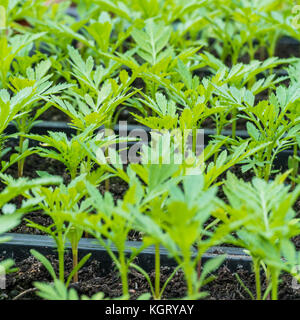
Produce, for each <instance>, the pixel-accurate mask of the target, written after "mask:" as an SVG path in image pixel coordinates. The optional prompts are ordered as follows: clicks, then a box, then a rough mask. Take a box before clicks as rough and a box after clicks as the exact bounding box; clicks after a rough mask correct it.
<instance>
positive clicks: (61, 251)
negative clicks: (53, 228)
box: [57, 231, 65, 283]
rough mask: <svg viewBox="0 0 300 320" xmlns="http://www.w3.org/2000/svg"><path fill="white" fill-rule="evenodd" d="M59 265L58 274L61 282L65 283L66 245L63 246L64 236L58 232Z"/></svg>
mask: <svg viewBox="0 0 300 320" xmlns="http://www.w3.org/2000/svg"><path fill="white" fill-rule="evenodd" d="M57 240H58V242H57V243H58V248H57V251H58V264H59V268H58V273H59V280H60V281H61V282H63V283H64V281H65V262H64V259H65V257H64V253H65V252H64V251H65V250H64V245H63V236H62V232H61V231H59V232H58V239H57Z"/></svg>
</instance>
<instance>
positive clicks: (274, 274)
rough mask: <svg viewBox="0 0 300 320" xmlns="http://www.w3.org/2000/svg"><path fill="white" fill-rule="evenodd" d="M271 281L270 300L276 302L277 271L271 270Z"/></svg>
mask: <svg viewBox="0 0 300 320" xmlns="http://www.w3.org/2000/svg"><path fill="white" fill-rule="evenodd" d="M271 281H272V300H278V271H277V270H276V269H272V271H271Z"/></svg>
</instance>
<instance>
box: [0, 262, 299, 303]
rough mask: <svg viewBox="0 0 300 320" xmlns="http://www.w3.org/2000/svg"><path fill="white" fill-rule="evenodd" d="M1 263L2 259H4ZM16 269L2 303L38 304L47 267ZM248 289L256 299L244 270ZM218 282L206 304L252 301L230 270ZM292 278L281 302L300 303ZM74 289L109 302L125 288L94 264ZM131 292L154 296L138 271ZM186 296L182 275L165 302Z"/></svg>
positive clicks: (285, 279)
mask: <svg viewBox="0 0 300 320" xmlns="http://www.w3.org/2000/svg"><path fill="white" fill-rule="evenodd" d="M47 258H48V259H49V260H50V261H51V263H52V265H53V266H54V269H55V271H56V272H57V269H58V261H57V260H56V258H55V257H54V256H47ZM0 260H1V259H0ZM16 266H17V267H18V268H19V270H18V271H17V272H16V273H11V274H9V275H7V277H6V289H5V290H2V291H1V290H0V300H12V299H18V300H36V299H40V298H39V297H38V296H37V295H36V291H34V285H33V283H34V282H36V281H38V282H48V283H49V282H51V281H52V279H51V277H50V276H49V273H48V272H47V270H46V269H45V267H44V266H43V265H42V264H41V263H40V262H39V261H37V260H36V259H35V258H34V257H33V256H31V257H29V258H27V259H25V260H22V261H18V262H17V263H16ZM65 267H66V276H67V275H68V272H70V270H71V268H72V261H71V259H70V258H69V257H66V259H65ZM172 272H173V269H172V268H169V267H162V268H161V286H163V285H164V283H165V282H166V280H167V279H168V277H169V276H170V274H171V273H172ZM236 273H237V274H238V275H239V277H240V278H241V280H242V281H243V283H244V284H245V286H246V287H247V288H248V289H249V290H250V291H251V292H252V294H254V295H255V277H254V274H253V273H251V272H248V271H246V270H244V269H239V270H237V272H236ZM149 275H150V279H151V281H154V276H155V272H154V271H152V272H150V273H149ZM215 276H216V279H215V280H214V281H212V282H210V283H209V284H207V285H205V286H204V287H203V288H202V291H205V292H208V293H209V295H208V296H207V297H206V298H205V299H206V300H249V299H251V297H250V296H249V294H248V292H247V291H246V290H245V289H244V288H243V287H242V286H241V284H240V283H239V282H238V280H237V278H236V275H235V274H233V273H232V272H231V271H230V270H229V269H228V268H227V267H226V266H223V267H221V268H220V269H219V270H218V271H217V272H216V274H215ZM292 280H293V279H292V277H291V276H289V275H287V274H283V275H282V276H281V283H280V286H279V299H280V300H299V299H300V289H293V287H292ZM70 287H72V288H74V289H76V291H77V292H78V294H79V295H80V296H81V295H86V296H92V295H93V294H95V293H98V292H103V293H104V295H105V297H106V298H118V297H120V296H121V295H122V285H121V281H120V278H119V274H118V272H117V271H116V268H115V267H114V266H112V268H111V269H110V272H109V273H107V270H104V269H103V268H102V267H101V262H99V261H96V260H93V261H91V262H90V263H89V265H87V266H84V267H83V268H82V269H81V270H80V271H79V282H77V283H72V284H71V285H70ZM265 289H266V281H265V279H264V277H262V290H263V292H264V290H265ZM129 292H130V295H131V299H136V298H138V297H139V296H141V295H142V294H144V293H148V292H150V288H149V285H148V283H147V281H145V279H144V277H143V275H141V274H140V273H138V272H137V271H136V270H132V269H131V270H130V272H129ZM185 295H186V283H185V279H184V274H183V273H182V272H181V271H178V272H177V273H176V274H175V276H174V278H173V279H172V280H171V281H170V282H169V284H168V285H167V287H166V290H165V292H164V295H163V299H178V298H183V297H185Z"/></svg>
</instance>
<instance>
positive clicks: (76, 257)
mask: <svg viewBox="0 0 300 320" xmlns="http://www.w3.org/2000/svg"><path fill="white" fill-rule="evenodd" d="M72 254H73V269H75V268H76V267H77V265H78V250H77V248H76V249H75V248H72ZM73 282H74V283H75V282H78V272H76V273H75V274H74V276H73Z"/></svg>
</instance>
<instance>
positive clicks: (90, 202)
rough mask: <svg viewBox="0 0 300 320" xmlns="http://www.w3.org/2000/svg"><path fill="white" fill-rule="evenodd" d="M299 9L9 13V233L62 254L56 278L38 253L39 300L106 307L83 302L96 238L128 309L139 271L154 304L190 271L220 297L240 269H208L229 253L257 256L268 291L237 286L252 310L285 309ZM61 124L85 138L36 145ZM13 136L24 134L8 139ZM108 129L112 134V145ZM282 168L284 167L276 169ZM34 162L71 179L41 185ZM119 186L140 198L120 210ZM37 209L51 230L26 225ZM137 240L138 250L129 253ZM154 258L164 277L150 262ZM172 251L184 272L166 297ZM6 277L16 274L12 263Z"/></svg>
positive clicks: (2, 27)
mask: <svg viewBox="0 0 300 320" xmlns="http://www.w3.org/2000/svg"><path fill="white" fill-rule="evenodd" d="M294 5H295V3H294V1H292V0H287V1H280V0H259V1H250V0H239V1H233V0H209V1H208V0H193V1H185V0H169V1H167V0H96V1H89V0H75V1H72V2H71V1H48V2H45V0H36V1H28V0H14V1H13V0H3V1H1V2H0V158H1V161H0V172H1V175H0V180H1V190H2V191H1V193H0V208H1V212H0V233H1V234H2V233H5V232H8V231H9V230H11V229H13V228H14V227H16V226H17V225H19V224H20V223H24V222H25V221H26V222H27V224H28V227H31V228H34V229H37V230H40V232H42V233H43V234H47V235H48V236H50V237H51V238H52V239H53V240H54V242H55V244H56V247H57V258H58V261H59V267H58V270H55V268H54V266H53V265H52V264H51V262H50V261H49V260H48V259H47V258H46V257H45V256H44V255H42V254H41V253H40V252H38V251H36V250H31V253H32V255H33V256H34V257H35V258H36V259H38V260H39V261H41V262H42V263H43V265H44V266H45V268H46V269H47V270H48V271H49V273H50V275H51V277H52V278H53V282H52V283H40V282H35V283H34V284H33V285H34V286H35V287H36V288H37V289H38V290H37V294H38V295H39V296H40V297H42V298H45V299H105V298H106V297H105V295H104V294H102V293H99V294H96V295H94V296H93V297H87V296H83V297H80V296H79V294H78V293H77V292H76V291H75V289H74V288H70V284H71V282H74V283H77V282H78V281H80V276H79V274H78V273H79V270H80V269H81V268H82V267H83V266H84V265H85V264H86V263H88V262H89V260H91V259H92V257H91V254H88V255H86V256H84V257H83V258H82V259H79V255H78V246H79V243H80V240H81V239H82V238H83V237H90V238H94V239H95V241H97V242H98V243H99V244H100V245H101V246H103V247H104V248H105V249H106V251H107V253H108V254H109V256H110V257H111V260H112V262H113V263H114V266H115V268H116V272H118V273H119V276H120V279H121V283H122V292H123V294H122V296H120V297H119V298H120V299H130V297H131V295H130V288H129V285H128V275H129V273H130V272H131V270H133V269H135V272H138V273H140V274H141V275H142V276H144V278H145V281H147V282H148V283H149V288H150V289H149V293H148V294H146V295H143V296H141V297H140V298H141V299H147V298H153V299H162V298H163V294H164V290H165V288H166V287H167V286H171V285H172V278H173V277H174V275H175V274H176V273H177V272H178V271H179V270H181V271H182V272H183V274H184V277H185V281H186V287H187V290H186V298H189V299H200V298H204V297H206V296H207V295H209V292H206V291H204V290H202V288H203V286H205V285H206V284H207V283H208V282H210V281H213V280H214V279H215V276H213V274H214V272H215V271H216V270H217V269H218V268H219V267H220V266H221V264H222V263H224V261H225V260H226V256H224V255H220V256H217V257H216V258H213V259H211V260H209V261H208V262H206V263H205V264H203V263H202V257H203V255H204V254H205V253H206V252H207V250H209V249H210V248H212V247H214V246H222V245H225V244H226V245H232V246H237V247H241V248H243V249H245V250H246V252H247V253H248V254H249V255H250V256H251V258H252V265H253V272H254V274H255V280H256V291H255V292H251V291H250V290H249V289H248V288H247V287H246V286H245V284H244V283H243V282H242V280H241V279H240V278H239V277H238V276H237V280H236V281H239V282H240V284H241V286H242V287H243V288H244V289H245V291H246V292H247V293H248V295H249V298H252V299H258V300H261V299H274V300H276V299H278V287H279V284H280V281H281V275H282V274H283V273H288V274H290V275H292V276H293V277H295V279H297V280H298V279H299V280H300V273H299V268H298V265H299V264H300V255H299V253H298V251H297V250H296V246H295V244H294V242H293V239H294V238H295V237H297V236H300V220H299V214H300V208H299V196H300V184H299V182H300V178H299V160H300V158H299V148H300V59H299V58H298V57H297V56H299V54H300V46H299V47H298V50H299V52H298V53H296V54H295V53H294V52H293V53H292V54H288V52H286V55H282V52H280V50H279V49H281V51H282V50H283V51H284V49H285V48H282V46H283V45H282V44H280V43H281V42H280V41H282V39H294V41H300V33H299V30H298V29H297V28H295V26H294V24H295V23H294V22H295V21H294V20H295V17H294V15H293V8H294ZM294 11H295V10H294ZM286 48H288V46H286ZM286 51H288V49H286ZM53 114H54V115H55V116H57V115H58V116H60V117H61V118H63V119H67V121H68V124H69V127H71V128H72V129H73V132H74V133H73V134H72V135H71V136H68V135H67V133H66V132H58V131H57V130H56V131H53V132H50V131H49V132H48V133H47V134H37V133H35V134H33V133H32V130H33V128H35V126H36V125H37V123H38V122H41V121H45V120H46V121H51V120H53V116H52V115H53ZM55 116H54V119H55ZM120 120H123V121H124V120H126V121H127V123H130V124H134V125H139V128H140V129H141V130H143V129H144V133H145V135H146V137H148V138H149V140H151V142H149V143H148V144H147V143H144V144H143V143H141V141H140V139H139V137H140V138H141V135H140V136H139V135H138V134H129V135H127V136H126V137H123V136H120V135H119V134H118V133H116V134H114V131H113V130H114V129H115V127H116V125H117V124H118V122H119V121H120ZM41 123H42V122H41ZM12 124H13V125H14V126H15V133H13V134H9V133H8V129H9V128H11V126H12ZM103 128H105V129H107V131H106V132H103V131H99V130H101V129H103ZM146 129H147V130H146ZM149 130H152V132H151V134H149ZM199 130H201V131H200V132H201V133H202V134H204V135H205V132H206V130H210V132H211V130H213V131H214V134H211V135H210V137H209V139H208V137H206V138H205V139H203V140H202V142H203V145H202V148H201V151H202V152H200V153H199V152H198V151H199V149H197V148H198V147H199V146H198V145H197V143H196V142H195V141H196V140H197V139H195V138H196V137H197V134H198V132H199ZM241 130H244V133H246V134H244V135H240V132H241ZM112 131H113V134H112V133H111V132H112ZM154 131H155V132H156V134H155V132H154ZM107 132H110V134H107ZM157 132H159V134H157ZM187 132H188V134H187ZM189 135H190V136H191V137H192V138H193V139H192V144H191V147H190V148H189V149H188V152H186V148H185V146H186V145H187V143H188V136H189ZM150 138H151V139H150ZM123 143H125V148H123ZM112 146H117V147H112ZM126 146H127V148H126ZM166 146H168V148H166ZM129 148H130V150H131V151H130V152H131V154H132V152H133V151H134V153H135V155H136V157H134V159H138V160H139V161H130V160H131V158H130V157H128V158H127V160H128V161H127V162H125V163H124V161H123V160H122V152H124V151H125V152H128V149H129ZM149 155H151V156H149ZM282 155H287V156H285V158H284V165H282V162H281V165H277V163H278V161H277V160H278V158H279V157H280V156H282ZM178 157H180V159H181V160H180V161H178V159H179V158H178ZM33 158H35V159H36V158H37V159H39V162H41V163H42V162H46V163H49V164H50V163H58V164H59V163H60V165H61V166H64V168H65V172H64V174H63V175H62V176H61V177H59V176H57V175H53V172H52V174H51V172H48V171H46V170H40V169H39V168H38V167H32V166H31V167H30V170H31V176H30V177H27V175H28V174H27V172H28V170H26V167H27V166H29V163H31V160H30V159H33ZM170 159H171V160H170ZM34 163H36V162H34ZM32 177H34V178H33V179H30V178H32ZM111 181H117V182H118V183H123V184H126V190H125V192H124V193H123V194H122V196H121V197H120V196H119V195H117V194H116V192H115V190H114V184H112V183H111ZM34 211H37V212H39V213H40V214H41V215H45V216H48V217H50V218H51V221H52V224H51V225H41V224H38V223H36V222H34V221H31V220H30V219H28V218H27V217H26V214H27V213H32V212H34ZM21 221H22V222H21ZM133 230H134V232H135V233H138V234H139V235H140V239H141V243H140V247H134V248H130V247H128V242H127V241H128V240H130V234H131V233H132V231H133ZM6 235H7V234H5V236H6ZM7 240H8V239H7V237H5V238H2V239H1V241H7ZM68 243H70V244H71V248H72V258H73V270H72V272H70V273H67V272H66V268H65V254H66V246H67V244H68ZM150 246H153V247H154V248H155V259H154V260H155V263H154V265H153V269H154V270H155V278H154V279H151V277H150V275H149V274H148V273H147V272H146V271H145V270H143V269H142V268H141V267H140V266H139V265H138V259H137V257H138V255H139V254H140V253H141V252H142V251H143V250H145V249H147V248H148V247H150ZM112 247H115V248H116V249H117V250H116V251H114V250H113V249H112ZM162 248H164V249H166V250H167V251H168V254H169V256H170V258H172V259H173V260H175V261H176V263H177V267H176V268H175V269H174V272H173V273H172V274H171V275H170V277H169V279H168V280H167V281H166V282H165V283H164V284H163V285H162V284H161V279H160V276H161V260H160V253H161V250H162ZM128 250H129V252H131V253H130V254H129V255H128V254H126V252H128ZM0 267H2V268H3V267H5V268H6V269H7V272H15V271H16V270H15V269H12V268H13V261H11V260H5V261H2V262H1V264H0ZM262 277H264V278H265V279H266V281H267V285H266V288H265V287H263V286H262Z"/></svg>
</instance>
